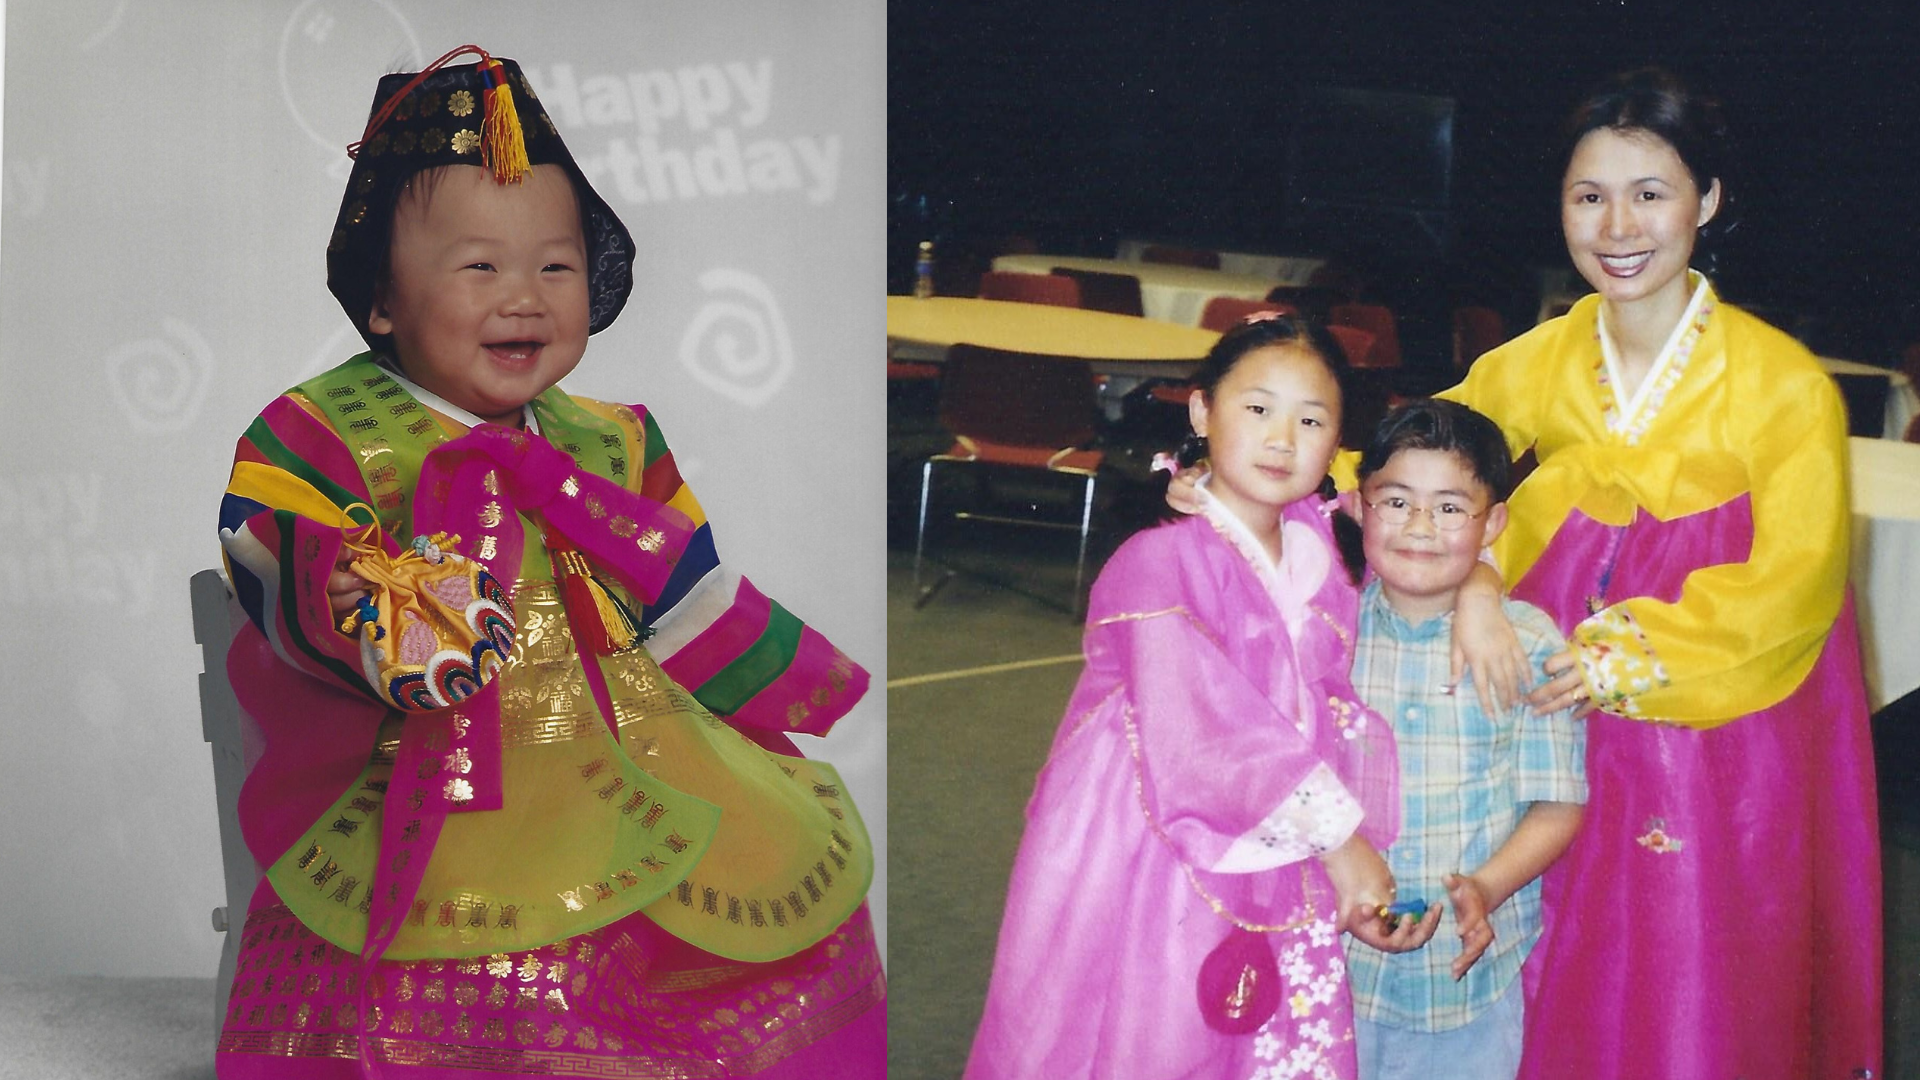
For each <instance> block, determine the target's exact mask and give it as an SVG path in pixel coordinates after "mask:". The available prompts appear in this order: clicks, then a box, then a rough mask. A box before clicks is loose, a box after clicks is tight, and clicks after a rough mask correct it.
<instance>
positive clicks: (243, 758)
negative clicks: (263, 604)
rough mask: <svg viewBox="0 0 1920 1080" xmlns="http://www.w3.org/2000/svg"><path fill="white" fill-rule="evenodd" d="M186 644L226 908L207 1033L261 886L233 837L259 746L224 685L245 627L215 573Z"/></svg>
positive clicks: (219, 922) (202, 577) (217, 922)
mask: <svg viewBox="0 0 1920 1080" xmlns="http://www.w3.org/2000/svg"><path fill="white" fill-rule="evenodd" d="M191 586H192V592H193V639H194V640H195V641H196V642H198V643H199V644H200V654H201V664H202V666H203V667H204V668H205V670H204V671H202V672H201V673H200V734H201V737H202V738H204V739H206V740H207V742H209V743H212V744H213V794H214V802H215V804H216V807H217V809H218V810H219V815H220V861H221V863H222V865H223V867H224V869H225V872H226V888H227V902H226V904H225V905H224V906H222V907H217V908H214V909H213V928H214V929H215V930H218V931H222V932H224V933H225V934H226V935H227V941H226V944H225V945H224V946H222V947H221V949H220V970H219V973H218V974H217V975H216V976H215V981H214V1004H215V1007H216V1011H215V1013H214V1026H215V1029H216V1030H217V1029H218V1028H219V1027H220V1026H221V1024H222V1023H224V1021H225V1019H226V1015H227V995H228V994H229V993H230V992H231V991H232V990H233V969H234V963H235V961H236V960H237V959H238V957H239V954H240V933H239V931H240V929H241V926H242V925H243V924H244V923H245V922H246V917H247V905H248V903H250V902H251V901H252V899H253V889H254V886H255V885H256V884H257V883H258V882H259V881H260V874H261V869H260V866H259V865H258V864H257V863H255V862H254V861H253V853H252V852H250V851H248V850H247V845H246V841H244V840H243V839H241V836H240V784H241V783H242V782H243V781H244V780H246V778H247V766H248V765H250V764H252V762H251V761H250V760H249V755H248V752H247V750H248V747H249V746H250V745H251V746H252V747H254V748H256V752H257V747H258V746H259V730H258V729H257V728H256V727H255V726H254V723H253V720H252V718H251V717H249V716H247V715H246V713H245V712H243V711H242V710H241V708H240V702H239V701H238V700H237V699H236V698H235V697H234V696H233V686H232V685H231V684H230V683H229V682H228V681H227V646H228V645H230V644H231V643H232V642H233V636H234V634H235V633H237V632H238V631H239V629H240V627H242V626H244V625H245V624H246V621H247V616H246V613H245V612H243V611H241V610H240V604H239V602H238V601H236V600H234V598H233V593H232V592H231V591H230V590H228V588H227V580H226V578H225V577H223V576H222V575H221V573H220V571H218V570H202V571H200V572H199V573H197V574H195V575H193V581H192V582H191Z"/></svg>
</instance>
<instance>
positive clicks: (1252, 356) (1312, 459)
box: [1187, 342, 1340, 530]
mask: <svg viewBox="0 0 1920 1080" xmlns="http://www.w3.org/2000/svg"><path fill="white" fill-rule="evenodd" d="M1187 408H1188V412H1189V416H1190V418H1191V419H1192V421H1193V430H1194V432H1195V433H1197V434H1199V435H1203V436H1205V437H1206V439H1207V456H1208V458H1209V459H1210V460H1211V463H1212V466H1213V480H1212V482H1211V484H1210V485H1209V488H1208V490H1210V491H1212V492H1213V494H1214V497H1215V498H1218V499H1219V500H1220V501H1221V502H1222V503H1223V504H1225V505H1226V507H1227V509H1229V510H1231V511H1233V513H1234V515H1235V516H1236V517H1238V518H1240V520H1242V521H1244V522H1246V523H1247V524H1248V525H1249V526H1251V527H1253V528H1255V529H1256V530H1259V529H1264V528H1270V527H1272V526H1273V525H1274V524H1275V523H1276V520H1277V515H1278V514H1279V511H1280V508H1281V507H1283V506H1285V505H1286V504H1288V503H1290V502H1293V501H1294V500H1295V499H1299V498H1301V497H1303V496H1305V495H1307V494H1308V493H1309V492H1312V491H1314V490H1315V489H1317V488H1318V487H1319V486H1320V481H1321V480H1322V479H1323V478H1324V477H1325V476H1326V475H1327V466H1328V465H1329V464H1330V463H1331V462H1332V461H1333V455H1334V453H1335V452H1336V451H1338V450H1339V449H1340V384H1339V383H1338V382H1337V381H1336V380H1335V379H1334V377H1333V372H1331V371H1329V370H1328V369H1327V365H1326V364H1325V363H1324V362H1322V361H1321V359H1320V358H1319V357H1318V356H1317V355H1315V354H1314V353H1313V352H1312V350H1311V349H1310V348H1308V347H1307V346H1305V345H1303V344H1299V343H1295V342H1283V343H1280V344H1276V345H1265V346H1262V347H1260V348H1257V349H1254V350H1253V351H1251V352H1248V353H1246V354H1245V355H1243V356H1241V357H1240V359H1239V360H1238V361H1237V362H1236V363H1235V364H1234V365H1233V367H1232V368H1230V369H1229V370H1228V371H1227V374H1226V376H1225V377H1223V378H1222V379H1221V380H1220V382H1219V383H1218V384H1217V385H1216V386H1215V387H1214V388H1213V395H1212V399H1211V400H1209V399H1208V397H1207V395H1205V394H1202V393H1200V392H1199V391H1195V392H1194V394H1193V397H1192V398H1190V399H1189V400H1188V403H1187Z"/></svg>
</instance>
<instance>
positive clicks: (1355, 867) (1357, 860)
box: [1320, 833, 1393, 930]
mask: <svg viewBox="0 0 1920 1080" xmlns="http://www.w3.org/2000/svg"><path fill="white" fill-rule="evenodd" d="M1320 861H1321V863H1322V864H1324V865H1325V866H1326V868H1327V877H1328V878H1329V879H1331V880H1332V881H1333V894H1334V898H1335V903H1337V904H1338V905H1339V912H1340V929H1342V930H1352V929H1353V928H1354V927H1355V926H1358V925H1360V924H1362V923H1365V922H1367V921H1368V920H1372V921H1374V922H1376V923H1377V922H1378V921H1379V919H1380V905H1381V904H1385V903H1389V902H1391V901H1392V900H1393V871H1392V870H1389V869H1387V860H1385V859H1383V858H1381V857H1380V853H1379V852H1378V851H1375V850H1374V849H1373V845H1372V844H1370V843H1368V842H1367V839H1366V838H1365V837H1363V836H1361V835H1360V834H1359V833H1354V834H1353V835H1352V836H1349V837H1347V842H1346V843H1344V844H1341V845H1340V846H1339V847H1337V848H1334V849H1333V850H1332V851H1329V852H1327V853H1326V854H1325V855H1322V856H1320ZM1383 929H1384V928H1383Z"/></svg>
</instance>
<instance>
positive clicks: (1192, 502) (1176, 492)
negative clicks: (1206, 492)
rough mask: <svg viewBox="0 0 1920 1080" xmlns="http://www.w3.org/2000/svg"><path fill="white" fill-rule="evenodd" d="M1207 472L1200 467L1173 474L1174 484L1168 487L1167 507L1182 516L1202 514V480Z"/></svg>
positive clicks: (1196, 466)
mask: <svg viewBox="0 0 1920 1080" xmlns="http://www.w3.org/2000/svg"><path fill="white" fill-rule="evenodd" d="M1205 475H1207V470H1205V469H1203V468H1200V467H1199V466H1198V465H1195V466H1193V467H1192V468H1187V469H1181V470H1180V471H1179V472H1177V473H1174V474H1173V482H1172V483H1170V484H1168V485H1167V505H1168V506H1171V507H1173V508H1174V509H1175V510H1177V511H1179V512H1180V513H1182V514H1188V515H1192V514H1197V513H1199V512H1200V478H1201V477H1203V476H1205Z"/></svg>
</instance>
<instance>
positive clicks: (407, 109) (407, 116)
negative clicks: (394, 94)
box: [393, 94, 417, 120]
mask: <svg viewBox="0 0 1920 1080" xmlns="http://www.w3.org/2000/svg"><path fill="white" fill-rule="evenodd" d="M416 103H417V102H416V100H415V98H414V96H413V95H412V94H408V95H407V96H406V97H403V98H401V99H400V104H398V105H395V106H394V107H393V118H394V119H395V120H411V119H413V109H414V106H415V104H416Z"/></svg>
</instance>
